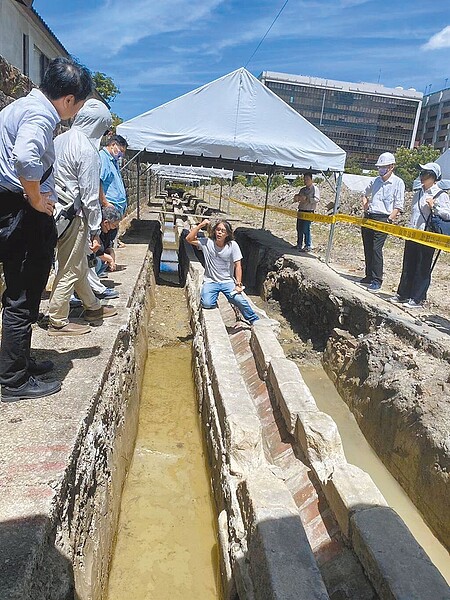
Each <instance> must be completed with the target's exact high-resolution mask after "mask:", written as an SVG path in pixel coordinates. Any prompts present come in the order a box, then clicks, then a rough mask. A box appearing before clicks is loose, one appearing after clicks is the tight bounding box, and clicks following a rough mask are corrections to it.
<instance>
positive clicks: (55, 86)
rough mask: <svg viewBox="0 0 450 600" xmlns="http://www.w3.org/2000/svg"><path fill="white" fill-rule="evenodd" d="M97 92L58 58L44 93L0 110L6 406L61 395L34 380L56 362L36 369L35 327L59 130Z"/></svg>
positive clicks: (47, 260) (72, 64)
mask: <svg viewBox="0 0 450 600" xmlns="http://www.w3.org/2000/svg"><path fill="white" fill-rule="evenodd" d="M92 89H93V82H92V78H91V75H90V73H89V71H88V70H87V69H86V68H85V67H82V66H81V65H79V64H78V63H77V62H76V61H74V60H72V59H69V58H64V57H58V58H55V59H54V60H52V61H51V62H50V64H49V66H48V68H47V70H46V72H45V74H44V78H43V80H42V84H41V87H40V89H34V90H32V91H31V92H30V93H29V94H28V96H26V97H25V98H19V99H18V100H16V101H15V102H13V103H12V104H10V105H8V106H6V107H5V108H4V109H3V110H2V111H1V112H0V240H1V258H2V262H3V272H4V276H5V283H6V289H5V292H4V294H3V298H2V303H3V316H2V334H1V348H0V384H1V399H2V401H3V402H14V401H16V400H22V399H27V398H28V399H33V398H41V397H44V396H49V395H50V394H55V393H56V392H58V391H59V390H60V389H61V382H60V381H43V380H40V379H36V378H35V376H36V375H41V374H43V373H46V372H48V371H51V370H52V369H53V363H52V362H51V361H43V362H41V363H38V362H36V361H35V360H34V359H33V358H32V357H31V356H30V347H31V330H32V327H31V326H32V323H34V322H36V320H37V318H38V314H39V304H40V300H41V295H42V292H43V290H44V288H45V285H46V283H47V279H48V275H49V272H50V267H51V264H52V260H53V253H54V248H55V245H56V227H55V221H54V219H53V211H54V206H55V201H56V199H57V198H56V191H55V180H54V177H53V174H52V169H53V163H54V161H55V149H54V145H53V134H54V130H55V128H56V126H57V125H58V123H59V122H60V121H61V120H67V119H71V118H72V117H74V116H75V115H76V114H77V112H78V111H79V110H80V108H81V107H82V106H83V104H84V102H85V100H86V98H87V97H88V96H89V95H90V94H91V93H92ZM19 221H20V226H19V227H16V228H14V227H13V228H14V234H13V235H8V234H7V232H8V231H9V230H10V228H11V226H14V224H15V223H17V222H19Z"/></svg>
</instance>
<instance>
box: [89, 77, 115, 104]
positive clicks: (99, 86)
mask: <svg viewBox="0 0 450 600" xmlns="http://www.w3.org/2000/svg"><path fill="white" fill-rule="evenodd" d="M92 79H93V80H94V85H95V88H96V90H97V92H98V93H99V94H100V95H101V96H103V98H104V99H105V100H106V102H108V103H110V102H113V101H114V99H115V98H116V96H117V95H118V94H120V89H119V88H118V87H117V86H116V84H115V83H114V81H113V80H112V79H111V77H108V75H106V74H105V73H100V72H99V71H96V72H95V73H94V74H93V75H92Z"/></svg>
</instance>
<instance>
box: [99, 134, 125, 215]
mask: <svg viewBox="0 0 450 600" xmlns="http://www.w3.org/2000/svg"><path fill="white" fill-rule="evenodd" d="M126 149H127V141H126V140H125V138H123V137H122V136H121V135H113V136H111V137H110V138H109V139H108V141H107V143H106V146H104V147H103V148H102V149H101V150H100V158H101V161H102V166H101V172H100V180H101V182H102V188H103V192H104V194H105V198H106V202H103V205H104V206H107V205H108V204H111V205H112V206H114V207H115V208H117V210H118V211H119V212H120V215H121V216H122V217H123V215H124V213H125V210H126V208H127V194H126V192H125V186H124V183H123V180H122V175H121V174H120V166H119V159H121V158H122V157H123V156H124V155H125V152H126Z"/></svg>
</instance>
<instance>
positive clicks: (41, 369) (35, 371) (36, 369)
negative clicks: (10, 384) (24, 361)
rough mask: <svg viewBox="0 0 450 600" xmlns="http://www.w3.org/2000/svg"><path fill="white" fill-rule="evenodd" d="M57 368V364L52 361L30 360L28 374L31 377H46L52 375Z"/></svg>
mask: <svg viewBox="0 0 450 600" xmlns="http://www.w3.org/2000/svg"><path fill="white" fill-rule="evenodd" d="M54 368H55V364H54V363H53V362H52V361H51V360H41V361H39V362H38V361H37V360H36V359H35V358H30V362H29V363H28V372H29V373H30V375H45V373H50V371H53V369H54Z"/></svg>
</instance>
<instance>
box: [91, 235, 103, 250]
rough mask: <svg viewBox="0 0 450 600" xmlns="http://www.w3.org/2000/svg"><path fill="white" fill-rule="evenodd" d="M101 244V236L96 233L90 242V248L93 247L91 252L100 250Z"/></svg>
mask: <svg viewBox="0 0 450 600" xmlns="http://www.w3.org/2000/svg"><path fill="white" fill-rule="evenodd" d="M100 246H101V244H100V238H99V237H98V235H94V237H93V238H92V239H91V241H90V242H89V248H90V249H91V252H92V253H93V254H95V253H96V252H97V250H100Z"/></svg>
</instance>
